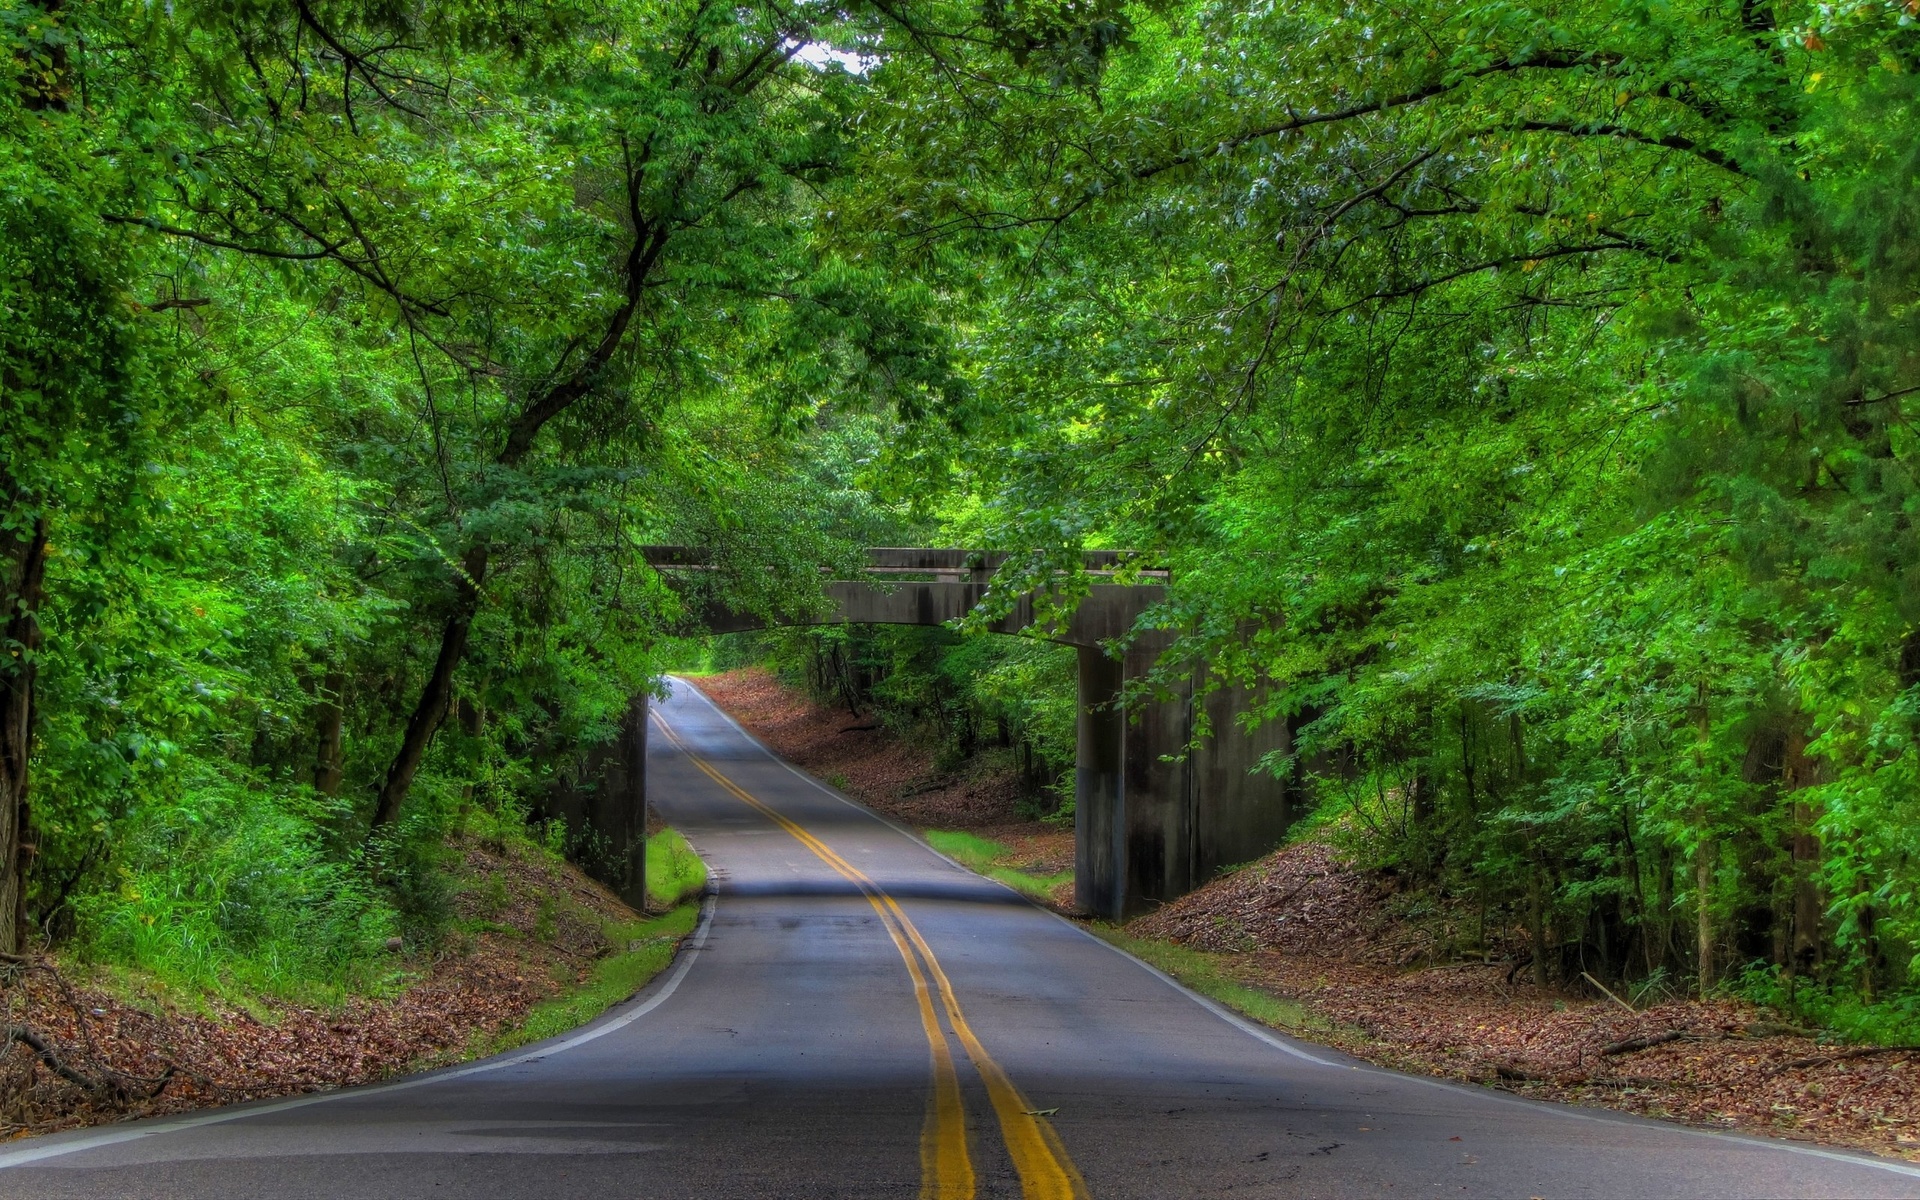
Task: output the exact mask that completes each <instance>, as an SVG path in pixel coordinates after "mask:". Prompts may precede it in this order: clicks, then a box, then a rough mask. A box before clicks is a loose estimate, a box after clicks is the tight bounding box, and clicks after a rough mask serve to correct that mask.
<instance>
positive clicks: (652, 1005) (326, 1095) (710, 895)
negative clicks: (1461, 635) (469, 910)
mask: <svg viewBox="0 0 1920 1200" xmlns="http://www.w3.org/2000/svg"><path fill="white" fill-rule="evenodd" d="M717 903H718V893H717V892H716V891H715V889H714V887H713V884H712V883H711V882H709V883H708V885H707V893H706V896H705V898H704V899H702V901H701V903H700V921H699V924H697V925H696V926H694V930H693V937H692V938H691V940H689V942H688V943H687V947H686V949H685V950H684V951H682V952H681V953H680V954H679V955H678V958H679V961H678V962H676V963H675V964H674V966H673V970H672V972H671V973H670V974H668V976H667V978H666V982H664V983H662V984H661V985H660V987H659V990H657V991H655V992H654V994H653V995H652V996H649V997H648V998H647V999H646V1000H645V1001H644V1002H643V1003H641V1004H638V1005H635V1006H634V1007H633V1008H630V1009H628V1010H627V1011H626V1012H623V1013H621V1014H620V1015H619V1016H617V1017H614V1018H613V1019H611V1020H602V1021H601V1022H599V1023H598V1024H595V1025H590V1026H588V1027H587V1028H586V1029H584V1030H582V1031H581V1032H579V1033H576V1034H574V1035H573V1036H572V1037H569V1038H566V1039H564V1040H562V1041H558V1042H554V1043H551V1044H549V1045H543V1046H540V1047H539V1048H537V1049H534V1050H528V1051H524V1052H522V1053H520V1054H515V1055H513V1056H512V1057H510V1058H500V1059H491V1060H488V1061H486V1062H480V1063H474V1064H473V1065H472V1066H466V1067H458V1068H456V1069H454V1070H451V1071H438V1072H435V1073H433V1074H430V1075H420V1076H416V1077H415V1078H412V1079H406V1080H401V1081H399V1082H396V1083H375V1084H367V1085H363V1086H360V1087H351V1088H341V1089H339V1090H338V1091H331V1092H322V1093H320V1094H319V1095H308V1096H300V1097H297V1098H295V1099H291V1100H280V1101H277V1102H274V1103H270V1104H259V1105H247V1106H244V1107H238V1108H230V1109H221V1110H217V1111H214V1112H211V1113H205V1114H203V1115H201V1116H197V1117H187V1118H184V1119H181V1120H171V1121H159V1122H156V1123H154V1124H151V1125H148V1124H144V1123H142V1125H141V1126H140V1127H139V1128H125V1129H116V1130H113V1131H112V1132H109V1133H96V1134H92V1135H90V1136H86V1137H79V1138H74V1139H72V1140H71V1141H63V1142H57V1143H54V1144H52V1145H44V1146H33V1147H29V1148H28V1149H25V1150H14V1151H11V1152H7V1153H0V1171H3V1170H6V1169H8V1168H9V1167H18V1166H24V1165H26V1164H27V1163H31V1162H39V1161H41V1160H42V1159H48V1158H59V1157H61V1156H62V1155H67V1154H78V1153H80V1152H81V1151H83V1150H93V1149H96V1148H98V1147H101V1146H111V1145H114V1144H116V1143H119V1142H131V1141H137V1140H139V1139H141V1138H149V1137H158V1136H160V1135H161V1134H167V1133H179V1132H181V1131H182V1130H187V1129H198V1128H200V1127H201V1126H203V1125H221V1124H225V1123H226V1122H228V1121H243V1120H246V1119H248V1118H250V1117H260V1116H265V1115H267V1114H268V1113H278V1112H286V1111H288V1110H289V1109H295V1108H305V1107H306V1106H307V1105H309V1104H325V1103H326V1102H327V1101H329V1100H344V1099H347V1098H349V1097H359V1096H371V1095H374V1094H376V1093H388V1092H404V1091H407V1090H409V1089H411V1088H417V1087H426V1086H428V1085H430V1084H436V1083H445V1082H446V1081H448V1080H450V1079H460V1078H463V1077H465V1076H468V1075H479V1074H483V1073H484V1072H487V1071H498V1070H501V1069H503V1068H506V1067H517V1066H519V1065H520V1064H522V1063H529V1062H533V1061H534V1060H536V1059H541V1058H546V1057H548V1056H549V1055H554V1054H560V1053H562V1052H564V1051H567V1050H571V1049H573V1048H574V1047H576V1046H582V1045H585V1044H586V1043H588V1042H591V1041H593V1040H595V1039H596V1038H603V1037H605V1036H607V1035H608V1034H610V1033H612V1032H614V1031H615V1030H618V1029H624V1028H626V1027H627V1026H628V1025H631V1024H632V1023H633V1022H635V1021H637V1020H639V1019H640V1018H641V1017H644V1016H646V1015H647V1014H648V1013H650V1012H652V1011H653V1010H654V1009H656V1008H658V1007H660V1006H661V1005H662V1004H664V1003H666V1001H667V997H669V996H671V995H673V993H674V992H675V990H677V989H678V988H679V986H680V981H681V980H683V979H685V978H686V977H687V972H688V971H689V970H691V969H692V967H693V960H694V959H696V958H698V957H700V952H701V951H702V950H703V949H705V948H706V944H707V933H708V931H709V930H710V929H711V928H712V926H713V910H714V908H715V906H716V904H717ZM629 999H631V997H630V998H629Z"/></svg>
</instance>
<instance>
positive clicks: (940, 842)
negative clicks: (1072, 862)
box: [926, 829, 1073, 903]
mask: <svg viewBox="0 0 1920 1200" xmlns="http://www.w3.org/2000/svg"><path fill="white" fill-rule="evenodd" d="M926 838H927V844H928V845H930V846H932V847H933V848H934V849H935V850H938V851H939V852H940V853H942V854H944V855H946V856H947V857H948V858H951V859H953V860H954V861H955V862H957V863H959V864H960V865H961V866H963V867H966V868H967V869H968V870H970V871H977V872H979V873H980V874H982V875H985V876H986V877H987V878H988V879H997V880H999V881H1000V882H1001V883H1004V884H1006V885H1007V886H1008V887H1011V888H1013V889H1014V890H1015V891H1017V892H1020V893H1022V894H1023V895H1027V896H1031V897H1033V898H1034V899H1035V900H1038V901H1040V902H1042V903H1046V902H1047V900H1048V899H1050V898H1051V897H1052V895H1053V892H1054V889H1056V888H1058V887H1059V886H1060V885H1061V884H1063V883H1066V882H1068V881H1069V880H1071V879H1072V878H1073V870H1072V869H1071V868H1069V869H1067V870H1065V871H1055V872H1054V873H1052V874H1050V875H1034V874H1031V873H1029V872H1027V871H1023V870H1021V869H1020V868H1018V867H1016V866H1014V865H1013V863H1014V860H1015V859H1016V858H1018V857H1019V856H1018V855H1017V854H1016V853H1015V852H1014V851H1013V850H1011V849H1009V848H1008V847H1007V846H1006V845H1005V844H1003V843H1001V842H996V841H994V840H992V839H991V838H983V837H981V836H979V835H978V834H972V833H964V832H960V831H958V830H950V829H929V830H927V831H926Z"/></svg>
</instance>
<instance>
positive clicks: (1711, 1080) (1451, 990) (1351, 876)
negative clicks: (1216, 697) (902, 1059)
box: [1127, 843, 1920, 1157]
mask: <svg viewBox="0 0 1920 1200" xmlns="http://www.w3.org/2000/svg"><path fill="white" fill-rule="evenodd" d="M1392 897H1393V889H1392V888H1391V887H1390V886H1388V884H1387V883H1386V882H1383V881H1381V880H1378V879H1374V878H1370V877H1368V876H1367V875H1365V874H1363V873H1361V872H1358V871H1355V870H1352V869H1351V868H1348V867H1345V866H1343V865H1342V864H1341V862H1340V860H1339V857H1338V855H1337V853H1336V852H1335V851H1334V850H1333V848H1332V847H1329V846H1326V845H1324V844H1320V843H1302V844H1300V845H1296V846H1290V847H1287V848H1286V849H1283V850H1280V851H1276V852H1275V853H1274V854H1272V855H1269V856H1268V857H1267V858H1265V859H1262V860H1261V861H1260V862H1259V863H1256V864H1254V865H1253V866H1250V867H1248V868H1245V869H1244V870H1242V871H1239V872H1236V873H1235V874H1233V875H1230V876H1228V877H1226V878H1224V879H1220V880H1216V881H1215V882H1213V883H1212V884H1209V885H1208V886H1207V887H1205V888H1202V889H1200V890H1199V891H1197V892H1194V893H1193V894H1191V895H1189V896H1186V897H1183V898H1181V899H1180V900H1178V901H1175V902H1174V903H1172V904H1169V905H1167V906H1166V907H1165V908H1162V909H1160V910H1159V911H1158V912H1155V913H1153V914H1151V915H1149V916H1146V917H1143V918H1141V919H1139V920H1137V921H1135V922H1133V923H1132V924H1131V925H1129V926H1128V929H1127V932H1128V933H1130V934H1133V935H1135V936H1140V937H1154V938H1161V939H1165V940H1168V941H1173V942H1178V943H1181V944H1184V945H1186V946H1189V947H1192V948H1195V949H1203V950H1212V951H1219V952H1224V953H1227V954H1228V955H1230V957H1229V958H1228V959H1227V960H1226V962H1225V963H1223V966H1224V967H1225V968H1226V969H1227V971H1228V972H1229V973H1230V974H1232V975H1234V976H1236V977H1237V978H1239V979H1240V980H1242V981H1243V982H1245V983H1248V984H1251V985H1253V986H1256V987H1260V988H1264V989H1265V990H1267V991H1270V992H1272V993H1274V994H1276V995H1279V996H1284V997H1286V998H1288V999H1291V1000H1294V1001H1297V1002H1299V1003H1301V1004H1303V1005H1304V1006H1305V1007H1306V1008H1307V1009H1308V1010H1309V1011H1310V1012H1311V1013H1313V1014H1314V1015H1315V1016H1316V1017H1318V1018H1320V1019H1321V1020H1323V1021H1325V1022H1328V1023H1330V1026H1331V1027H1330V1028H1328V1029H1325V1030H1321V1031H1316V1032H1315V1033H1314V1034H1313V1036H1314V1037H1316V1038H1320V1039H1322V1040H1325V1041H1328V1042H1331V1043H1333V1044H1335V1045H1338V1046H1340V1047H1341V1048H1342V1049H1345V1050H1347V1051H1349V1052H1351V1053H1353V1054H1356V1055H1358V1056H1360V1057H1363V1058H1367V1059H1370V1060H1372V1061H1375V1062H1378V1063H1380V1064H1382V1065H1384V1066H1390V1067H1394V1068H1397V1069H1400V1070H1409V1071H1419V1072H1423V1073H1429V1074H1435V1075H1443V1076H1450V1077H1453V1078H1456V1079H1462V1080H1470V1081H1474V1082H1479V1083H1486V1084H1491V1085H1493V1086H1498V1087H1504V1088H1507V1089H1509V1090H1512V1091H1516V1092H1519V1093H1522V1094H1524V1095H1528V1096H1533V1097H1537V1098H1539V1099H1548V1100H1562V1101H1571V1102H1574V1103H1581V1104H1592V1105H1599V1106H1604V1107H1608V1108H1617V1109H1625V1110H1628V1111H1631V1112H1637V1113H1643V1114H1646V1115H1649V1116H1658V1117H1668V1118H1673V1119H1678V1120H1683V1121H1688V1122H1691V1123H1694V1124H1699V1125H1708V1126H1712V1127H1715V1128H1720V1129H1730V1128H1731V1129H1740V1130H1744V1131H1747V1132H1751V1133H1765V1134H1777V1135H1784V1136H1792V1137H1800V1138H1810V1139H1815V1140H1819V1141H1823V1142H1832V1143H1839V1144H1842V1145H1849V1146H1858V1147H1862V1148H1866V1149H1872V1150H1877V1151H1881V1152H1887V1153H1895V1154H1900V1155H1903V1156H1910V1157H1920V1070H1916V1069H1915V1068H1916V1066H1920V1050H1908V1049H1898V1048H1884V1047H1876V1048H1872V1049H1871V1050H1867V1049H1866V1048H1842V1047H1834V1046H1822V1045H1820V1044H1819V1043H1818V1042H1816V1041H1815V1040H1814V1039H1813V1038H1812V1037H1810V1036H1807V1034H1806V1032H1805V1031H1801V1030H1795V1029H1792V1028H1791V1027H1788V1026H1784V1025H1782V1024H1781V1023H1780V1022H1779V1021H1778V1020H1777V1019H1772V1018H1769V1017H1768V1016H1767V1015H1766V1014H1765V1013H1763V1012H1761V1011H1760V1010H1757V1009H1755V1008H1753V1007H1752V1006H1749V1005H1745V1004H1740V1003H1736V1002H1733V1001H1714V1002H1710V1003H1699V1002H1696V1001H1687V1000H1679V1001H1671V1002H1668V1003H1663V1004H1657V1005H1654V1006H1652V1007H1648V1008H1645V1009H1641V1010H1639V1011H1632V1012H1630V1011H1627V1010H1626V1009H1623V1008H1622V1007H1620V1005H1619V1004H1617V1003H1616V1002H1614V1001H1612V1000H1608V999H1598V1000H1594V999H1588V998H1586V997H1584V996H1575V995H1557V994H1542V993H1540V992H1539V991H1537V990H1536V989H1535V988H1534V986H1533V984H1532V982H1531V978H1530V976H1529V975H1528V974H1527V973H1526V972H1521V973H1519V976H1518V980H1517V982H1509V981H1508V975H1509V971H1510V967H1509V964H1507V963H1505V962H1498V963H1480V962H1464V963H1460V962H1455V963H1444V964H1439V965H1431V966H1426V967H1424V968H1421V969H1413V970H1406V969H1403V968H1402V965H1401V964H1403V963H1405V962H1407V961H1409V960H1410V959H1415V958H1419V957H1421V954H1420V953H1419V950H1420V946H1419V945H1418V943H1419V942H1420V941H1421V940H1422V939H1421V937H1420V936H1416V934H1417V933H1418V931H1417V930H1411V929H1410V928H1409V927H1408V926H1407V925H1406V924H1405V923H1402V922H1398V921H1396V920H1395V919H1394V916H1393V905H1392Z"/></svg>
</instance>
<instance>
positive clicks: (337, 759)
mask: <svg viewBox="0 0 1920 1200" xmlns="http://www.w3.org/2000/svg"><path fill="white" fill-rule="evenodd" d="M320 686H321V689H322V690H321V695H320V703H319V705H318V711H317V718H318V719H317V720H316V721H315V729H314V741H315V742H316V743H317V745H316V746H315V749H314V755H313V790H314V791H316V792H319V793H320V794H321V795H323V796H338V795H339V794H340V776H341V772H342V771H343V770H344V766H345V764H344V761H343V759H344V755H343V753H342V752H343V750H344V747H345V736H344V730H345V724H346V715H347V714H346V702H347V698H346V688H347V676H346V673H345V672H343V671H328V672H327V678H326V681H325V682H324V683H322V684H321V685H320Z"/></svg>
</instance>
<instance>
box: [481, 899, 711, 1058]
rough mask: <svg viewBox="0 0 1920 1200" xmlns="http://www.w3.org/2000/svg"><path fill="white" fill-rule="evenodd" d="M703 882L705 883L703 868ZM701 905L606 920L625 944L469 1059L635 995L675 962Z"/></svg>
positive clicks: (560, 1029) (554, 1030)
mask: <svg viewBox="0 0 1920 1200" xmlns="http://www.w3.org/2000/svg"><path fill="white" fill-rule="evenodd" d="M702 874H703V880H702V882H703V883H704V872H703V873H702ZM699 916H700V906H699V905H698V904H694V903H687V904H681V905H679V906H678V907H676V908H674V909H673V910H672V911H671V912H668V913H666V914H665V915H663V916H658V917H653V918H650V919H647V920H643V921H610V922H608V923H607V925H606V926H605V929H606V935H607V940H608V941H610V942H612V943H613V944H614V945H616V946H624V947H626V948H625V949H624V950H619V951H616V952H614V953H613V954H610V955H608V956H607V957H605V958H603V959H601V960H600V961H599V962H598V963H595V964H594V967H593V973H592V975H591V976H589V977H588V979H587V982H586V983H585V984H583V985H582V986H580V987H579V988H577V989H575V990H574V991H571V992H568V993H567V994H566V995H564V996H555V997H554V998H553V999H551V1000H546V1001H543V1002H541V1003H540V1004H537V1005H535V1006H534V1007H533V1010H532V1011H531V1012H529V1013H528V1014H527V1017H526V1020H524V1021H522V1022H521V1023H520V1024H518V1025H516V1026H514V1027H513V1028H511V1029H508V1030H506V1031H504V1032H502V1033H500V1034H498V1035H496V1036H495V1037H493V1038H490V1039H483V1040H482V1041H481V1043H480V1044H479V1045H476V1046H475V1047H474V1048H473V1051H472V1054H471V1057H476V1058H477V1057H480V1056H483V1055H488V1054H498V1053H500V1052H501V1051H503V1050H511V1049H513V1048H514V1047H516V1046H524V1045H526V1044H527V1043H528V1042H537V1041H540V1040H541V1039H542V1038H550V1037H554V1036H556V1035H558V1034H562V1033H565V1032H567V1031H568V1030H569V1029H574V1028H577V1027H579V1026H581V1025H584V1024H586V1023H587V1022H588V1021H591V1020H593V1019H594V1018H595V1017H597V1016H599V1015H600V1014H601V1013H603V1012H605V1011H607V1010H608V1009H609V1008H612V1007H613V1006H614V1005H616V1004H618V1003H620V1002H621V1001H622V1000H625V999H626V998H627V997H629V996H631V995H633V994H634V993H635V992H637V991H639V990H640V989H641V988H643V987H645V986H646V985H647V984H648V983H650V982H652V980H653V977H654V976H656V975H658V974H659V973H660V972H661V971H663V970H665V969H666V967H667V964H668V963H670V962H672V961H673V955H674V951H675V950H676V949H678V948H679V945H680V939H682V938H684V937H685V936H687V934H689V933H691V932H693V926H694V923H695V922H696V921H697V920H698V919H699Z"/></svg>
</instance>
